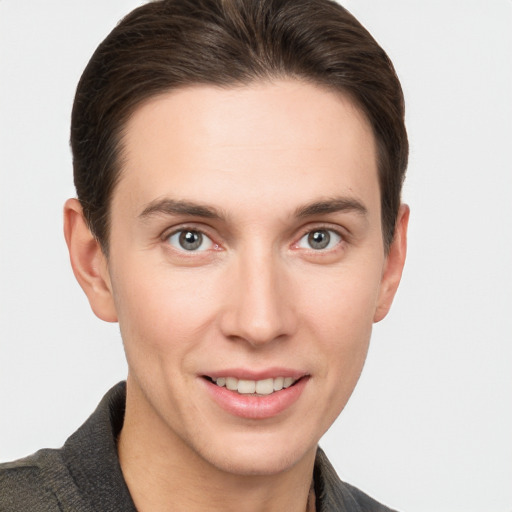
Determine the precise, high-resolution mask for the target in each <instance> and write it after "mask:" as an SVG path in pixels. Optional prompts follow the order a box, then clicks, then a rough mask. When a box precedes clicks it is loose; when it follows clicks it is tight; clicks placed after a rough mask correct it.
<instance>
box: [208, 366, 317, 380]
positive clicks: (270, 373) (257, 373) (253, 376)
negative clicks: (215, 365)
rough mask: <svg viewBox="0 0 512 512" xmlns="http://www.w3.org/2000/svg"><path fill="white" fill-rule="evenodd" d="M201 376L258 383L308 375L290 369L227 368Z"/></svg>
mask: <svg viewBox="0 0 512 512" xmlns="http://www.w3.org/2000/svg"><path fill="white" fill-rule="evenodd" d="M202 375H203V376H204V377H210V378H212V379H218V378H219V377H235V378H237V379H244V380H256V381H258V380H264V379H270V378H276V377H292V378H293V379H295V380H298V379H300V378H301V377H305V376H306V375H308V373H307V372H305V371H302V370H295V369H292V368H282V367H272V368H265V369H261V370H255V369H247V368H227V369H223V370H215V371H211V372H205V373H203V374H202Z"/></svg>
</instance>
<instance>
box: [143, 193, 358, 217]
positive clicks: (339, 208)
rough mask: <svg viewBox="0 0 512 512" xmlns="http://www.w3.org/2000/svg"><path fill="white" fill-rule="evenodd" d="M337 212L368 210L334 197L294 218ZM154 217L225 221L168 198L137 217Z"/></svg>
mask: <svg viewBox="0 0 512 512" xmlns="http://www.w3.org/2000/svg"><path fill="white" fill-rule="evenodd" d="M337 212H355V213H358V214H360V215H362V216H366V214H367V213H368V210H367V209H366V207H365V206H364V204H363V203H361V202H360V201H358V200H357V199H353V198H348V197H335V198H331V199H325V200H321V201H315V202H312V203H309V204H306V205H304V206H300V207H299V208H297V209H296V210H295V215H294V216H295V217H297V218H305V217H313V216H315V215H327V214H329V213H337ZM154 215H189V216H191V217H201V218H204V219H216V220H223V219H225V217H224V216H223V215H221V214H220V213H219V212H218V211H217V210H216V209H215V208H212V207H211V206H206V205H202V204H198V203H194V202H191V201H180V200H176V199H170V198H164V199H157V200H155V201H152V202H150V203H149V204H148V205H147V206H146V207H145V208H144V210H143V211H142V213H141V214H140V215H139V218H141V219H146V218H148V217H152V216H154Z"/></svg>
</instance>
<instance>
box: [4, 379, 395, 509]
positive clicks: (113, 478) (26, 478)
mask: <svg viewBox="0 0 512 512" xmlns="http://www.w3.org/2000/svg"><path fill="white" fill-rule="evenodd" d="M125 398H126V385H125V383H120V384H118V385H116V386H115V387H114V388H112V389H111V390H110V391H109V392H108V393H107V394H106V395H105V397H104V398H103V400H102V401H101V402H100V404H99V406H98V408H97V409H96V411H95V412H94V413H93V414H92V415H91V417H90V418H89V419H88V420H87V421H86V422H85V423H84V424H83V425H82V427H80V428H79V429H78V430H77V431H76V432H75V433H74V434H73V435H72V436H71V437H70V438H69V439H68V440H67V441H66V443H65V444H64V446H63V447H62V448H61V449H59V450H40V451H38V452H37V453H35V454H34V455H31V456H30V457H26V458H24V459H20V460H17V461H14V462H8V463H5V464H0V512H136V509H135V505H134V504H133V501H132V499H131V496H130V493H129V491H128V488H127V487H126V484H125V481H124V479H123V474H122V472H121V467H120V465H119V459H118V457H117V449H116V438H117V435H118V434H119V432H120V430H121V427H122V425H123V418H124V408H125ZM314 490H315V495H316V512H392V511H390V509H388V508H386V507H384V506H383V505H380V504H379V503H377V502H376V501H375V500H373V499H372V498H370V497H369V496H367V495H366V494H364V493H362V492H361V491H359V490H357V489H355V488H354V487H352V486H350V485H348V484H345V483H343V482H341V481H340V479H339V478H338V475H337V474H336V472H335V471H334V468H333V467H332V466H331V464H330V463H329V461H328V460H327V457H326V456H325V454H324V452H323V451H322V450H321V449H320V448H319V449H318V453H317V457H316V461H315V469H314ZM171 508H172V507H171Z"/></svg>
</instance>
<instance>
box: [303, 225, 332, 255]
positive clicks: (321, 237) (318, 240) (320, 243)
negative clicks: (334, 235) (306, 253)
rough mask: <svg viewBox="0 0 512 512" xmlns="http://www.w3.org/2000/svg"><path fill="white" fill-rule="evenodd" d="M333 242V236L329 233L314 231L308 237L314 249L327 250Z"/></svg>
mask: <svg viewBox="0 0 512 512" xmlns="http://www.w3.org/2000/svg"><path fill="white" fill-rule="evenodd" d="M330 241H331V235H330V234H329V232H328V231H325V230H323V229H322V230H321V231H313V232H311V233H309V235H308V243H309V245H310V247H311V248H312V249H317V250H320V249H325V248H326V247H327V246H328V245H329V242H330Z"/></svg>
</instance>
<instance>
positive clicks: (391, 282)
mask: <svg viewBox="0 0 512 512" xmlns="http://www.w3.org/2000/svg"><path fill="white" fill-rule="evenodd" d="M408 223H409V207H408V206H407V205H406V204H402V205H401V206H400V210H399V212H398V217H397V221H396V227H395V237H394V238H393V242H392V243H391V247H390V248H389V252H388V254H387V256H386V262H385V265H384V270H383V274H382V280H381V285H380V292H379V298H378V302H377V309H376V311H375V316H374V318H373V321H374V322H380V321H381V320H382V319H383V318H384V317H385V316H386V315H387V314H388V311H389V309H390V308H391V304H392V302H393V299H394V297H395V294H396V291H397V289H398V285H399V284H400V279H401V277H402V271H403V268H404V265H405V257H406V253H407V225H408Z"/></svg>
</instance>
